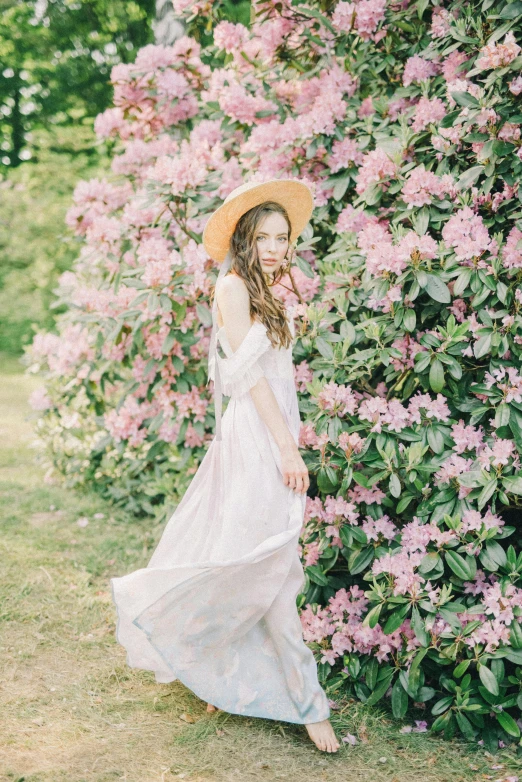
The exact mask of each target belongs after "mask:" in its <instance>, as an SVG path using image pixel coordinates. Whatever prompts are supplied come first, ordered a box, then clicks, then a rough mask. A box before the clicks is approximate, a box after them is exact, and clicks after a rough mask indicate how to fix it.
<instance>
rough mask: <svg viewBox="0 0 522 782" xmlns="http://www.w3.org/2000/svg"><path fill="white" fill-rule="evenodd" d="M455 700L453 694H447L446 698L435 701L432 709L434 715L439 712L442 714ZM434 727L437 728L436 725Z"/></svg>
mask: <svg viewBox="0 0 522 782" xmlns="http://www.w3.org/2000/svg"><path fill="white" fill-rule="evenodd" d="M453 700H454V699H453V695H446V696H445V697H444V698H441V699H440V700H438V701H437V703H434V704H433V706H432V709H431V713H432V714H433V716H434V717H436V716H437V714H442V713H443V712H445V711H447V710H448V709H449V707H450V706H451V704H452V703H453ZM433 728H434V730H435V727H434V726H433Z"/></svg>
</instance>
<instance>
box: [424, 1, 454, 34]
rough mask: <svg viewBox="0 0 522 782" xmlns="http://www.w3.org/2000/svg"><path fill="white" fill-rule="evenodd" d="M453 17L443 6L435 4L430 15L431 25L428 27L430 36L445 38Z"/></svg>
mask: <svg viewBox="0 0 522 782" xmlns="http://www.w3.org/2000/svg"><path fill="white" fill-rule="evenodd" d="M453 18H454V13H451V12H450V11H447V10H446V9H445V8H442V7H441V6H440V5H439V6H436V7H435V8H434V9H433V13H432V15H431V27H430V35H431V37H432V38H445V37H446V36H447V35H448V33H449V31H450V29H451V21H452V20H453Z"/></svg>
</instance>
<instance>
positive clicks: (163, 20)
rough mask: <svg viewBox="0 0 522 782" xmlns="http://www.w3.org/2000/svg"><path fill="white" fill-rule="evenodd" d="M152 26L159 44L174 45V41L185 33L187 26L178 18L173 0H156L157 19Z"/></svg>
mask: <svg viewBox="0 0 522 782" xmlns="http://www.w3.org/2000/svg"><path fill="white" fill-rule="evenodd" d="M152 27H153V30H154V39H155V41H156V43H157V44H158V45H160V44H161V45H162V46H172V44H173V43H174V41H176V40H177V39H178V38H181V36H182V35H184V33H185V28H184V26H183V24H182V22H180V21H179V19H176V16H175V14H174V9H173V7H172V0H156V19H155V21H154V22H153V25H152Z"/></svg>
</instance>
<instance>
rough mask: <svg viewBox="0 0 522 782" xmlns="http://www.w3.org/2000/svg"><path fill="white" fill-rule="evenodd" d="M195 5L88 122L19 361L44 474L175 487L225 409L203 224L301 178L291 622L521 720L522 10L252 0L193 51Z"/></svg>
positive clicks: (479, 729) (426, 701)
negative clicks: (298, 473)
mask: <svg viewBox="0 0 522 782" xmlns="http://www.w3.org/2000/svg"><path fill="white" fill-rule="evenodd" d="M203 6H205V8H206V9H207V12H208V13H209V14H211V8H210V4H206V5H205V4H204V3H203V4H202V3H195V2H188V1H187V2H185V1H184V2H183V3H179V2H176V7H177V9H178V11H179V12H183V13H186V15H187V18H188V19H189V20H191V21H190V24H189V27H188V35H187V36H186V37H184V38H183V39H181V40H180V41H177V42H176V44H175V45H174V46H173V47H168V48H163V47H154V46H153V47H146V48H145V49H144V50H142V51H141V52H140V54H139V56H138V58H137V60H136V62H135V63H133V64H131V65H125V66H123V65H120V66H117V67H116V68H115V69H114V72H113V75H112V79H113V82H114V87H115V101H114V104H115V105H114V108H111V109H109V110H108V111H106V112H105V113H104V114H102V115H101V116H100V117H98V119H97V123H96V128H97V132H98V134H99V135H100V137H101V138H110V139H114V140H115V144H116V150H117V152H116V154H115V157H114V163H113V170H114V177H113V179H111V181H97V180H94V181H92V182H90V183H81V184H80V185H79V186H78V188H77V191H76V193H75V202H74V204H73V206H72V207H71V210H70V212H69V215H68V223H69V225H70V226H71V227H72V228H73V229H74V230H75V231H76V232H77V234H78V236H79V237H81V241H82V249H81V252H80V256H79V258H78V261H77V263H76V265H75V267H74V269H73V270H72V271H71V272H68V273H66V274H64V275H63V277H62V279H61V285H60V291H59V299H60V301H61V302H63V303H65V304H66V305H67V312H66V313H65V314H64V315H63V316H61V319H60V331H59V333H58V334H39V335H37V336H36V338H35V341H34V344H33V346H32V349H31V351H30V353H29V361H30V362H32V363H31V367H32V368H33V369H34V370H35V371H38V370H43V371H45V372H46V373H47V378H48V380H47V385H46V389H45V391H44V392H42V391H40V392H38V394H36V395H35V398H34V400H33V403H34V407H35V409H37V410H39V411H40V413H41V417H40V419H39V422H38V425H37V426H38V431H39V436H40V440H41V442H42V445H43V446H44V448H45V452H46V454H47V457H48V461H49V464H50V470H49V479H50V480H52V479H53V475H56V474H62V475H64V476H66V479H67V480H68V481H69V483H70V484H75V485H84V484H93V485H95V486H96V487H98V488H99V489H100V490H101V491H103V492H104V493H105V494H106V495H108V496H110V497H112V498H113V499H114V500H116V501H118V502H120V503H122V504H124V505H125V506H126V507H127V508H129V510H135V511H136V512H141V513H143V512H145V513H152V512H154V511H155V509H158V508H159V509H161V508H164V506H165V503H166V502H167V501H170V500H176V499H177V498H178V497H179V496H180V495H181V493H182V492H183V490H184V489H185V488H186V485H187V482H188V481H189V480H190V478H191V476H192V475H193V473H194V471H195V469H197V466H198V464H199V463H200V461H201V459H202V457H203V456H204V453H205V449H206V447H207V446H208V443H209V441H210V439H211V438H212V430H213V422H214V410H213V403H212V395H211V393H209V392H210V391H211V390H212V389H211V388H209V387H208V386H207V375H206V358H207V350H208V340H209V332H210V322H211V318H210V309H209V294H210V292H211V289H212V284H213V282H214V281H215V277H216V273H217V268H216V265H215V264H214V263H213V261H211V259H209V258H208V257H207V256H206V254H205V251H204V249H203V248H202V246H201V233H202V230H203V228H204V225H205V222H206V220H207V219H208V216H209V214H210V213H211V212H212V211H213V210H214V209H215V208H216V207H217V206H218V204H219V203H220V200H221V199H222V198H224V197H226V195H227V194H228V193H229V192H230V191H231V190H233V189H234V188H235V187H236V186H237V185H239V184H240V183H241V182H243V181H244V180H245V178H246V179H251V180H256V181H263V180H266V179H269V178H272V177H297V178H299V179H301V180H302V181H304V182H306V183H308V184H309V185H310V186H311V187H312V188H313V190H314V193H315V205H316V208H315V211H314V217H313V220H312V224H311V226H310V229H307V231H306V232H305V234H304V236H303V237H302V241H301V244H300V246H299V248H298V258H297V264H296V266H295V270H294V272H293V275H292V276H293V279H290V278H288V277H287V278H285V279H283V280H282V284H280V285H279V286H278V287H277V289H276V291H275V292H276V294H277V295H278V296H279V297H280V298H282V299H284V300H285V301H286V302H287V304H288V305H290V306H291V307H292V308H293V310H294V312H295V314H296V316H297V326H298V329H297V336H298V339H297V340H296V345H295V352H294V359H295V364H296V376H295V379H296V386H297V389H298V391H299V395H300V406H301V413H302V417H303V425H302V430H301V434H300V445H301V446H302V453H303V456H304V458H305V460H306V462H307V464H308V467H309V470H310V474H311V477H312V484H311V489H310V492H309V494H310V496H309V498H308V501H307V508H306V517H305V522H304V525H303V529H302V534H301V540H300V553H301V556H302V560H303V565H304V568H305V573H306V583H305V588H304V591H303V593H302V594H301V596H300V598H299V606H300V609H301V619H302V623H303V631H304V634H305V638H306V640H307V642H308V643H309V644H310V646H311V648H312V649H313V650H314V652H315V653H316V655H317V660H318V663H319V671H320V675H321V678H322V680H323V682H325V684H326V685H327V686H328V687H329V688H330V691H331V693H332V694H334V693H335V692H340V693H343V694H346V693H348V694H353V695H355V696H357V697H358V698H360V699H361V700H363V701H365V702H366V703H368V704H373V703H377V702H378V701H379V700H380V699H381V698H385V697H387V698H389V699H390V702H391V708H392V710H393V713H394V715H395V716H396V717H397V718H400V717H403V716H404V715H405V713H406V710H407V708H408V705H411V704H416V705H417V707H418V708H422V709H424V712H425V714H426V715H431V716H430V719H431V720H432V723H431V724H432V728H433V729H434V730H436V731H437V730H443V731H444V734H445V735H446V736H451V735H453V734H454V733H455V731H457V730H458V731H460V732H461V733H462V734H463V735H464V736H465V737H467V738H468V739H479V738H483V739H484V740H485V741H486V743H487V745H488V746H489V747H490V748H494V747H496V746H497V745H498V741H499V740H501V741H503V742H508V741H511V740H513V739H518V738H519V736H520V728H519V725H518V724H517V718H518V717H519V711H520V707H521V706H522V695H521V692H522V627H521V622H522V580H521V573H522V546H521V539H520V531H519V524H518V522H519V513H520V507H521V506H522V500H521V496H522V470H521V465H520V455H521V453H522V368H521V354H522V317H521V309H522V286H521V285H520V283H521V281H522V207H521V197H520V193H519V180H520V173H521V170H522V140H521V132H520V131H521V127H522V106H521V105H520V97H519V96H520V95H521V94H522V77H520V76H519V75H518V74H519V70H520V65H521V64H522V55H521V52H520V48H519V45H518V43H517V40H520V32H521V28H522V24H521V20H522V16H521V14H520V9H521V8H522V6H521V5H520V3H518V2H511V3H510V2H505V0H500V2H498V3H495V4H492V3H491V2H490V0H484V2H482V3H470V4H468V5H466V6H462V5H461V4H458V3H449V4H447V5H446V7H444V8H442V7H441V6H440V5H437V6H432V5H430V4H429V3H427V2H426V1H425V0H418V2H416V3H411V4H410V5H409V6H408V4H407V3H392V2H387V3H386V2H381V0H357V1H356V2H354V3H348V2H343V1H341V2H338V3H334V4H328V10H325V9H324V7H323V4H320V3H314V2H309V3H306V4H304V3H303V4H298V5H294V4H292V3H291V2H289V0H285V1H284V2H277V3H275V2H257V3H254V6H253V9H254V11H255V16H254V19H253V22H252V24H251V27H250V28H249V29H247V28H246V27H245V26H243V25H239V24H233V23H231V22H229V21H227V20H223V19H220V18H216V19H215V20H214V21H215V27H214V38H213V42H214V45H213V46H212V47H210V48H209V49H207V50H205V51H202V50H201V48H200V46H199V44H198V43H197V40H196V38H194V37H193V34H196V33H197V31H198V24H202V17H201V13H200V12H201V9H202V8H203ZM207 6H209V7H208V8H207ZM210 18H211V16H209V17H205V19H204V24H205V25H207V24H208V19H210ZM191 25H192V26H191Z"/></svg>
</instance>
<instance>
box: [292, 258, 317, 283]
mask: <svg viewBox="0 0 522 782" xmlns="http://www.w3.org/2000/svg"><path fill="white" fill-rule="evenodd" d="M295 262H296V264H297V266H298V267H299V268H300V269H301V271H302V272H303V274H304V275H305V277H308V278H309V279H311V280H313V278H314V277H315V274H314V271H313V269H312V267H311V266H310V264H309V263H308V261H305V259H304V258H301V256H300V255H297V256H296V258H295Z"/></svg>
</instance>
